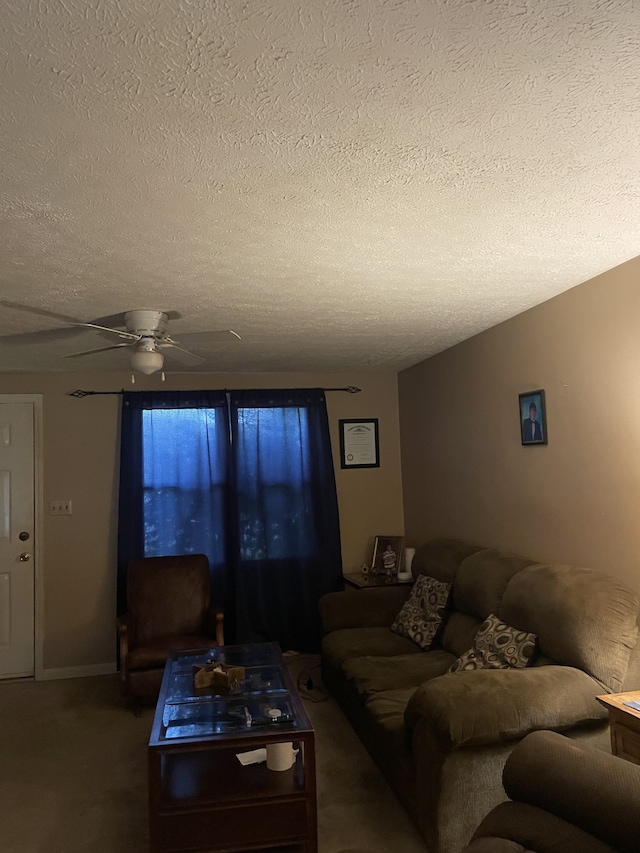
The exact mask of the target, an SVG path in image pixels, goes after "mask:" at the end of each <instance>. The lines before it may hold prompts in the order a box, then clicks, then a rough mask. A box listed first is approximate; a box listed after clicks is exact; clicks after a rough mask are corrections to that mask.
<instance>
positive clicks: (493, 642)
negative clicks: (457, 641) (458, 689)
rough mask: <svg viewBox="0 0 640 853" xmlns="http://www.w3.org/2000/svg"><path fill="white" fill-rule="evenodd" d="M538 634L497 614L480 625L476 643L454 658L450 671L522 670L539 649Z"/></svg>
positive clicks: (474, 641)
mask: <svg viewBox="0 0 640 853" xmlns="http://www.w3.org/2000/svg"><path fill="white" fill-rule="evenodd" d="M536 640H537V636H536V635H535V634H529V633H528V632H527V631H520V630H519V629H518V628H512V627H511V625H505V623H504V622H501V621H500V620H499V619H498V617H497V616H494V615H493V613H492V614H491V615H490V616H488V617H487V618H486V619H485V620H484V622H483V623H482V625H480V627H479V628H478V633H477V634H476V636H475V637H474V640H473V646H472V647H471V648H470V649H469V650H468V651H466V652H465V653H464V654H462V655H460V657H459V658H458V659H457V660H456V661H454V662H453V663H452V664H451V666H450V667H449V669H448V670H447V672H464V671H465V670H469V669H520V668H522V667H525V666H528V665H529V664H530V663H531V661H532V660H533V656H534V654H535V651H536Z"/></svg>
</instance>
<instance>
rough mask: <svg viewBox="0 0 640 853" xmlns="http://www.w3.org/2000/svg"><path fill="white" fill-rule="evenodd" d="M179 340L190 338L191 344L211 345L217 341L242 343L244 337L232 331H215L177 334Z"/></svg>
mask: <svg viewBox="0 0 640 853" xmlns="http://www.w3.org/2000/svg"><path fill="white" fill-rule="evenodd" d="M176 335H177V337H179V338H189V343H203V344H210V343H216V342H217V341H229V340H231V341H233V340H238V341H241V340H242V337H241V336H240V335H239V334H238V333H237V332H234V331H233V330H232V329H215V330H211V331H208V332H176Z"/></svg>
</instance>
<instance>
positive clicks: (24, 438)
mask: <svg viewBox="0 0 640 853" xmlns="http://www.w3.org/2000/svg"><path fill="white" fill-rule="evenodd" d="M34 499H35V487H34V406H33V404H32V403H5V402H1V401H0V678H16V677H19V676H25V675H33V673H34V658H35V654H34V650H35V638H34V619H35V615H34V614H35V543H34V538H35V503H34Z"/></svg>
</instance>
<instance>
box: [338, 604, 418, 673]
mask: <svg viewBox="0 0 640 853" xmlns="http://www.w3.org/2000/svg"><path fill="white" fill-rule="evenodd" d="M356 594H357V593H356ZM410 654H415V655H423V654H424V652H423V651H422V650H421V649H420V647H419V646H416V644H415V643H414V642H412V641H411V640H408V639H407V638H406V637H400V636H398V634H394V633H393V631H392V630H391V628H389V627H386V628H342V629H340V630H339V631H332V632H331V633H330V634H327V636H326V637H324V638H323V640H322V657H323V659H324V661H325V662H326V664H328V665H329V666H330V667H331V668H332V669H340V668H341V666H342V664H343V663H344V662H345V661H347V660H349V659H350V658H361V657H364V655H374V656H376V657H377V656H382V657H385V656H391V655H410Z"/></svg>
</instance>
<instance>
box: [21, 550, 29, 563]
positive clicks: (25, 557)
mask: <svg viewBox="0 0 640 853" xmlns="http://www.w3.org/2000/svg"><path fill="white" fill-rule="evenodd" d="M30 559H31V554H27V552H26V551H23V552H22V554H20V562H21V563H27V562H28V561H29V560H30Z"/></svg>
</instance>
